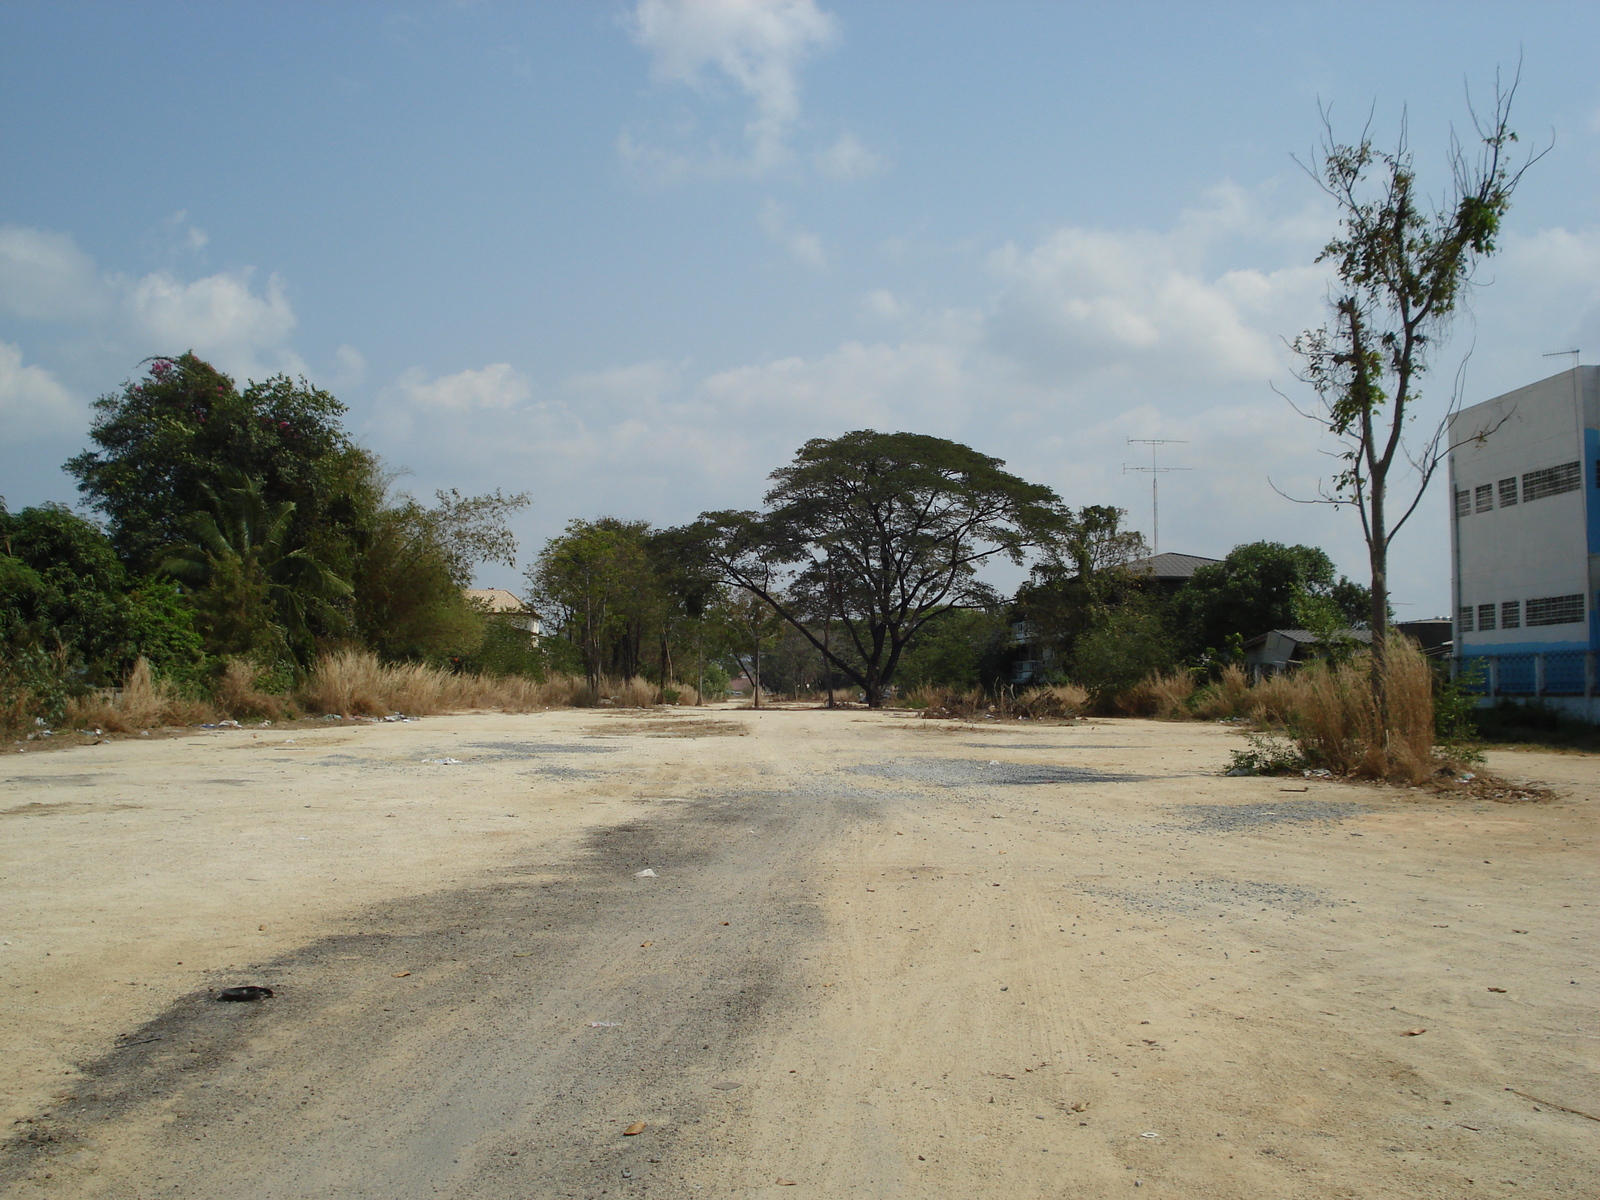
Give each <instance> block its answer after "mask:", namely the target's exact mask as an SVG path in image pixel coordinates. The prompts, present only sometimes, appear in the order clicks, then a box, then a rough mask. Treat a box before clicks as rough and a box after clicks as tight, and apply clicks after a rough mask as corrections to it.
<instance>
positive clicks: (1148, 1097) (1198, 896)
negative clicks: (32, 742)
mask: <svg viewBox="0 0 1600 1200" xmlns="http://www.w3.org/2000/svg"><path fill="white" fill-rule="evenodd" d="M662 733H669V734H679V735H698V736H673V737H662V736H656V735H658V734H662ZM285 741H286V735H284V734H281V733H276V732H274V731H270V730H262V731H244V732H236V733H231V734H226V735H219V736H214V737H206V738H198V737H197V738H193V739H185V740H184V741H181V742H172V743H155V744H152V743H142V744H141V743H134V742H123V743H117V744H115V745H111V746H103V747H94V748H92V749H86V750H82V751H74V752H72V753H70V754H67V753H61V754H34V755H30V756H25V757H15V756H14V757H12V758H11V759H10V760H9V761H8V762H7V764H6V765H7V767H8V768H9V770H10V774H0V818H4V819H3V821H0V829H3V830H4V834H5V837H4V843H3V844H4V853H5V865H4V869H3V870H4V874H3V878H0V889H3V891H0V899H3V911H4V913H5V914H6V915H5V922H6V924H5V930H4V933H3V934H0V942H4V943H5V944H4V945H0V953H3V955H4V957H0V965H3V967H4V970H5V984H6V986H5V989H4V994H3V995H0V1062H3V1063H4V1064H5V1066H4V1067H3V1068H0V1070H3V1076H0V1080H3V1084H4V1088H5V1097H6V1102H7V1104H8V1105H9V1106H10V1108H11V1111H12V1117H13V1119H15V1120H18V1122H19V1123H18V1124H17V1125H16V1126H15V1131H16V1133H17V1134H18V1138H17V1139H16V1140H14V1141H13V1142H12V1143H11V1145H10V1146H9V1148H8V1153H7V1154H6V1155H5V1156H4V1157H3V1158H0V1192H3V1193H4V1194H6V1195H8V1196H10V1195H15V1196H18V1197H24V1196H25V1197H46V1196H48V1197H73V1198H76V1197H85V1198H89V1197H118V1198H121V1197H191V1196H195V1197H198V1196H203V1195H212V1194H216V1193H219V1192H228V1191H238V1190H242V1189H247V1190H248V1191H249V1192H250V1193H251V1194H252V1195H254V1196H258V1197H262V1198H264V1200H299V1198H302V1197H304V1198H307V1200H309V1198H311V1197H317V1198H319V1200H320V1198H322V1197H363V1198H367V1197H370V1198H373V1200H377V1198H380V1197H382V1198H385V1200H392V1198H409V1197H432V1196H445V1197H461V1198H466V1197H472V1198H473V1200H479V1198H481V1200H500V1198H501V1197H506V1198H510V1197H517V1198H523V1197H545V1196H550V1197H555V1196H574V1197H580V1196H581V1197H599V1196H608V1197H609V1196H622V1197H626V1196H658V1197H688V1196H731V1195H738V1196H765V1195H772V1196H804V1195H813V1196H819V1197H820V1196H828V1197H831V1196H861V1197H892V1196H901V1195H905V1196H912V1195H915V1196H919V1197H922V1196H932V1197H948V1198H951V1200H956V1198H964V1197H975V1196H1006V1197H1032V1196H1041V1197H1042V1196H1050V1197H1060V1196H1068V1197H1085V1198H1087V1197H1095V1198H1098V1197H1103V1196H1113V1195H1115V1196H1120V1195H1123V1194H1128V1193H1131V1191H1132V1189H1133V1188H1134V1187H1136V1186H1137V1187H1139V1188H1140V1189H1141V1190H1140V1191H1139V1193H1138V1194H1139V1195H1141V1196H1150V1197H1171V1198H1174V1200H1177V1198H1184V1200H1188V1198H1194V1197H1239V1198H1240V1200H1243V1198H1246V1197H1249V1198H1255V1197H1262V1196H1273V1197H1306V1198H1313V1197H1315V1198H1321V1197H1329V1198H1332V1197H1362V1198H1364V1200H1365V1198H1375V1197H1391V1196H1392V1197H1408V1198H1410V1197H1433V1196H1438V1197H1457V1196H1462V1195H1473V1196H1521V1197H1527V1196H1541V1197H1543V1196H1550V1197H1555V1196H1569V1195H1570V1196H1582V1195H1587V1194H1590V1188H1591V1184H1592V1180H1593V1179H1594V1178H1596V1176H1597V1173H1600V1172H1597V1167H1600V1152H1597V1145H1600V1142H1597V1139H1600V1122H1597V1121H1596V1120H1594V1119H1593V1118H1594V1117H1600V1085H1597V1082H1596V1076H1595V1073H1594V1070H1593V1067H1594V1063H1595V1044H1596V1042H1597V1041H1600V1027H1597V1025H1596V1022H1595V1021H1594V1012H1595V1000H1596V985H1597V982H1600V973H1597V971H1596V969H1595V968H1596V964H1595V950H1596V946H1595V938H1594V935H1595V924H1594V915H1595V910H1594V896H1595V891H1594V883H1595V870H1594V867H1595V859H1594V848H1595V837H1594V833H1595V830H1594V820H1593V812H1594V809H1595V805H1594V804H1593V803H1592V799H1591V798H1592V797H1594V796H1595V795H1597V794H1600V793H1597V790H1596V789H1597V787H1600V771H1597V770H1596V760H1594V759H1591V758H1585V757H1577V756H1567V757H1555V756H1538V757H1535V756H1507V763H1506V764H1505V769H1507V770H1510V771H1514V772H1517V773H1519V774H1523V775H1527V774H1534V775H1538V776H1539V777H1541V778H1543V779H1546V780H1548V781H1549V782H1551V783H1553V784H1555V785H1557V787H1558V788H1559V789H1560V790H1562V791H1563V792H1565V793H1567V798H1565V799H1563V800H1561V801H1560V802H1558V803H1556V804H1553V805H1546V806H1538V807H1509V806H1499V805H1493V804H1485V803H1480V802H1475V801H1464V802H1441V801H1437V800H1432V799H1429V800H1421V799H1419V798H1418V796H1417V795H1416V794H1414V793H1408V792H1404V791H1377V790H1368V789H1357V788H1350V787H1344V786H1340V785H1336V784H1330V783H1318V782H1309V783H1304V784H1301V783H1295V782H1293V781H1282V780H1264V779H1228V778H1222V777H1219V776H1218V775H1217V774H1216V771H1217V768H1218V767H1219V766H1220V765H1221V764H1222V763H1223V762H1224V761H1225V759H1226V751H1227V750H1228V749H1230V748H1232V747H1233V746H1235V745H1237V740H1236V739H1235V738H1233V737H1232V736H1231V735H1229V734H1228V733H1226V732H1225V731H1223V730H1221V729H1218V728H1216V727H1212V726H1202V725H1163V724H1157V723H1153V722H1139V721H1119V722H1104V723H1093V724H1089V725H1081V726H1076V727H1058V726H1039V727H1034V728H1028V727H1025V726H1024V727H1021V728H1018V727H1016V726H1008V727H1005V728H1003V729H1001V728H989V727H980V728H977V729H973V728H972V727H965V728H954V727H945V726H942V725H938V724H936V723H934V722H925V721H917V720H915V719H913V718H909V717H906V716H902V715H894V714H866V713H860V712H850V713H819V712H814V711H790V712H771V713H766V714H755V713H749V712H716V713H712V714H710V716H709V718H708V717H707V716H706V715H705V714H703V713H702V714H692V713H690V714H686V713H676V714H670V715H663V716H657V717H648V718H647V717H641V716H640V715H639V714H625V713H614V714H598V713H575V712H559V713H548V714H541V715H537V716H531V717H503V716H481V717H462V718H448V719H438V720H431V721H427V722H420V723H417V724H414V725H383V726H361V727H356V728H341V729H329V730H326V731H324V730H316V731H311V732H309V733H297V734H295V735H294V742H293V744H292V745H286V744H285ZM440 758H457V759H460V760H463V761H461V762H459V763H454V764H440V763H438V762H423V761H421V760H423V759H440ZM8 780H9V782H7V781H8ZM1302 787H1303V788H1304V789H1305V790H1303V791H1302V790H1298V789H1300V788H1302ZM1291 789H1293V790H1291ZM308 806H309V807H308ZM646 868H648V869H650V870H653V871H654V872H655V874H654V875H653V876H644V877H639V876H638V875H637V872H639V871H642V870H645V869H646ZM180 964H182V965H180ZM251 964H255V965H253V966H252V965H251ZM245 982H258V983H265V984H269V985H271V986H272V987H274V988H275V989H277V991H278V995H277V996H276V997H275V998H273V999H272V1000H269V1001H264V1002H261V1003H259V1004H218V1003H214V1002H212V1001H210V1000H209V999H207V993H206V989H207V988H208V987H221V986H227V985H230V984H236V983H245ZM1499 989H1504V990H1499ZM1419 1029H1421V1030H1426V1032H1423V1033H1417V1034H1414V1035H1410V1036H1408V1031H1412V1030H1419ZM1508 1089H1513V1090H1508ZM1564 1109H1576V1110H1579V1111H1578V1112H1568V1111H1563V1110H1564ZM1585 1113H1586V1114H1590V1116H1584V1115H1581V1114H1585ZM634 1122H643V1123H644V1124H645V1125H646V1128H645V1129H644V1131H643V1132H642V1133H639V1134H637V1135H635V1136H626V1135H624V1132H623V1131H624V1129H625V1128H627V1127H628V1126H629V1125H630V1124H631V1123H634ZM1469 1180H1470V1181H1471V1182H1469ZM1585 1180H1589V1181H1590V1183H1585V1182H1584V1181H1585ZM780 1181H783V1182H780ZM790 1181H792V1186H791V1184H790Z"/></svg>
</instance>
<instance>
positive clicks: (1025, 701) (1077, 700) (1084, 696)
mask: <svg viewBox="0 0 1600 1200" xmlns="http://www.w3.org/2000/svg"><path fill="white" fill-rule="evenodd" d="M999 699H1000V702H1001V706H1002V711H1004V713H1005V715H1007V716H1018V717H1032V718H1034V719H1036V720H1037V719H1038V718H1040V717H1056V718H1060V719H1063V720H1065V719H1067V718H1069V717H1076V716H1081V715H1082V714H1083V711H1084V709H1086V708H1088V707H1089V693H1088V692H1087V691H1086V690H1085V689H1083V688H1081V687H1079V686H1078V685H1077V684H1075V683H1055V684H1049V685H1047V686H1042V687H1035V688H1029V689H1028V690H1027V691H1025V692H1022V693H1021V694H1020V695H1017V696H1015V697H1008V696H1006V695H1005V694H1002V695H1001V696H1000V698H999Z"/></svg>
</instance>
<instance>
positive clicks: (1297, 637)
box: [1244, 629, 1372, 650]
mask: <svg viewBox="0 0 1600 1200" xmlns="http://www.w3.org/2000/svg"><path fill="white" fill-rule="evenodd" d="M1339 633H1340V635H1341V636H1343V637H1347V638H1349V639H1350V640H1351V641H1355V642H1365V643H1367V644H1368V645H1371V644H1372V630H1370V629H1341V630H1339ZM1273 634H1277V635H1278V636H1279V637H1281V638H1288V639H1289V640H1290V641H1291V642H1299V643H1300V645H1302V646H1315V645H1316V644H1317V643H1318V642H1320V641H1321V640H1322V638H1321V636H1320V635H1318V634H1315V633H1312V632H1311V631H1310V630H1309V629H1269V630H1267V632H1266V633H1258V634H1256V636H1255V637H1253V638H1251V639H1249V640H1248V641H1247V642H1245V644H1244V646H1245V649H1247V650H1248V649H1250V648H1251V647H1252V646H1263V645H1265V644H1266V641H1267V639H1268V638H1269V637H1271V636H1272V635H1273Z"/></svg>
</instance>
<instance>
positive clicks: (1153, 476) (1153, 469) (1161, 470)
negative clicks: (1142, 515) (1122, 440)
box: [1122, 438, 1190, 556]
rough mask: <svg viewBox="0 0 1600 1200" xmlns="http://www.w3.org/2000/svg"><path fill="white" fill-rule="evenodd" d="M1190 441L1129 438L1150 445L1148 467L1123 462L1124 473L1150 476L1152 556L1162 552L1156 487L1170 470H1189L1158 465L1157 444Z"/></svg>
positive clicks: (1158, 500) (1131, 440) (1158, 493)
mask: <svg viewBox="0 0 1600 1200" xmlns="http://www.w3.org/2000/svg"><path fill="white" fill-rule="evenodd" d="M1188 444H1189V443H1188V442H1186V441H1184V440H1183V439H1182V438H1129V439H1128V445H1130V446H1132V445H1140V446H1149V447H1150V465H1149V466H1148V467H1130V466H1129V465H1128V464H1127V463H1123V464H1122V473H1123V474H1124V475H1126V474H1127V473H1128V472H1129V471H1143V472H1146V473H1147V474H1149V476H1150V553H1151V555H1152V556H1154V555H1157V554H1160V553H1161V493H1160V492H1159V491H1158V490H1157V488H1156V483H1157V481H1158V480H1159V479H1160V478H1161V477H1162V476H1163V475H1165V474H1167V473H1168V472H1170V471H1187V470H1189V469H1190V468H1188V467H1158V466H1156V447H1157V446H1187V445H1188Z"/></svg>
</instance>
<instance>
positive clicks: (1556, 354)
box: [1539, 350, 1580, 367]
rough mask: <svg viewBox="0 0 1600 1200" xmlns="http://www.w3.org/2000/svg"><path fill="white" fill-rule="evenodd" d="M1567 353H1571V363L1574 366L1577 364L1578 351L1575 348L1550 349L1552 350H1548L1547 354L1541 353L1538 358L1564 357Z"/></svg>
mask: <svg viewBox="0 0 1600 1200" xmlns="http://www.w3.org/2000/svg"><path fill="white" fill-rule="evenodd" d="M1569 354H1570V355H1572V365H1573V366H1574V367H1576V366H1577V365H1578V359H1579V357H1580V355H1579V353H1578V352H1577V351H1576V350H1552V351H1550V353H1549V354H1541V355H1540V356H1539V357H1540V358H1565V357H1566V356H1567V355H1569Z"/></svg>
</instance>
